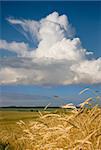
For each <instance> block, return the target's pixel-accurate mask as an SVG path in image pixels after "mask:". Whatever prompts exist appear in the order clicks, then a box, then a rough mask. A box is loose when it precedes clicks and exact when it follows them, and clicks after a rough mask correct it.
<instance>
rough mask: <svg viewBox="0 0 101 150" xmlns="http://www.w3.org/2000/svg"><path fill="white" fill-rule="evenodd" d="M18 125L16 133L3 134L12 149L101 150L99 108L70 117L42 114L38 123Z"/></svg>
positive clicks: (72, 113)
mask: <svg viewBox="0 0 101 150" xmlns="http://www.w3.org/2000/svg"><path fill="white" fill-rule="evenodd" d="M17 126H18V129H17V132H16V134H15V133H13V132H11V134H9V135H8V133H7V131H2V133H0V136H1V137H2V143H6V147H7V146H8V148H9V149H14V150H101V109H100V108H98V107H97V106H95V107H93V108H92V109H87V108H82V109H79V110H78V111H73V112H71V114H70V115H67V114H61V115H58V114H46V115H43V114H42V113H41V115H40V118H39V119H38V121H29V122H27V123H25V122H23V121H19V122H17ZM7 143H9V144H8V145H7ZM9 145H11V147H9Z"/></svg>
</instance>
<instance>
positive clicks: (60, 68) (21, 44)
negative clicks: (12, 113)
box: [0, 1, 101, 106]
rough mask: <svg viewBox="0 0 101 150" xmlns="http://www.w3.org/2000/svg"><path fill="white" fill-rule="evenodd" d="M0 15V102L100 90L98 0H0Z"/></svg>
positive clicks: (73, 97) (38, 101) (41, 101)
mask: <svg viewBox="0 0 101 150" xmlns="http://www.w3.org/2000/svg"><path fill="white" fill-rule="evenodd" d="M0 20H1V23H0V29H1V31H0V33H1V34H0V35H1V36H0V64H1V65H0V93H1V94H0V105H1V106H11V105H16V106H45V105H47V104H48V103H50V105H51V106H60V105H63V104H66V103H75V104H79V103H80V102H82V101H84V100H85V99H86V98H88V97H89V96H92V97H94V96H95V95H94V93H92V91H86V93H84V94H83V95H79V94H78V93H79V92H80V91H81V90H83V89H85V88H90V89H93V90H94V91H97V94H99V95H101V42H100V39H101V27H100V26H101V2H96V1H95V2H94V1H93V2H87V1H84V2H68V1H64V2H59V1H58V2H56V1H54V2H52V1H50V2H49V1H43V2H35V1H29V2H28V1H27V2H24V1H19V2H10V1H8V2H6V1H5V2H3V1H2V2H1V15H0ZM54 95H58V96H59V98H58V99H55V98H54Z"/></svg>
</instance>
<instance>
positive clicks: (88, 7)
mask: <svg viewBox="0 0 101 150" xmlns="http://www.w3.org/2000/svg"><path fill="white" fill-rule="evenodd" d="M1 8H2V9H1V16H0V20H1V24H0V29H2V31H1V33H2V34H1V37H0V38H1V39H2V40H6V41H7V42H12V41H16V42H22V41H23V42H25V43H27V42H28V41H27V39H26V38H25V37H24V36H23V35H22V34H21V33H20V32H18V30H17V28H15V27H14V26H13V25H11V24H10V23H9V22H8V21H7V18H9V17H10V18H14V19H21V20H22V19H23V18H24V19H26V20H28V19H30V20H36V21H39V20H40V19H42V18H45V17H46V16H47V15H49V14H51V13H52V12H54V11H56V12H58V13H59V15H62V14H65V15H66V16H68V18H69V22H70V24H72V26H73V27H74V28H75V37H79V38H80V41H81V42H82V46H83V47H84V48H85V49H87V50H88V51H92V52H94V54H93V58H94V59H97V58H99V57H100V56H101V50H100V49H101V42H100V39H101V27H100V26H101V2H94V1H93V2H87V1H85V2H68V1H65V2H52V1H51V2H48V1H45V2H35V1H30V2H28V1H27V2H23V1H22V2H1ZM29 46H30V47H32V46H33V43H32V42H29ZM0 53H1V61H2V60H3V59H5V58H4V57H5V56H6V60H4V61H9V58H12V57H16V54H15V52H12V53H11V52H10V51H8V50H7V48H6V49H5V50H4V49H3V48H2V49H1V51H0ZM15 62H16V61H14V60H13V61H12V60H11V61H10V62H9V64H10V65H9V66H10V67H11V66H12V65H15V64H14V63H15ZM12 63H13V64H12ZM3 65H4V66H5V64H4V63H3V64H2V66H1V68H2V67H3ZM6 65H7V64H6ZM18 66H19V65H18ZM13 67H14V66H13ZM58 67H59V66H58ZM19 68H20V67H19ZM87 87H90V88H91V89H93V90H95V91H99V92H101V84H100V83H98V82H97V83H92V84H90V83H80V82H78V83H77V84H74V83H73V84H70V85H68V84H67V85H61V84H59V85H58V84H56V85H55V84H53V85H49V84H48V85H46V86H43V85H36V84H34V83H33V84H31V83H30V82H29V83H27V84H26V85H24V84H23V83H20V84H19V83H14V84H12V83H11V84H5V85H0V89H1V98H0V100H1V105H18V106H21V105H24V106H26V105H27V106H30V105H31V106H32V105H33V106H38V105H47V104H48V103H49V102H51V104H52V105H53V106H57V105H61V104H65V103H68V102H73V103H75V104H78V103H79V102H81V101H83V100H84V99H86V98H88V97H89V96H94V95H93V94H92V93H91V92H86V94H83V95H82V96H79V95H78V93H79V92H80V91H81V90H82V89H84V88H87ZM100 94H101V93H99V95H100ZM54 95H59V96H60V99H59V100H56V99H54V98H53V96H54Z"/></svg>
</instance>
